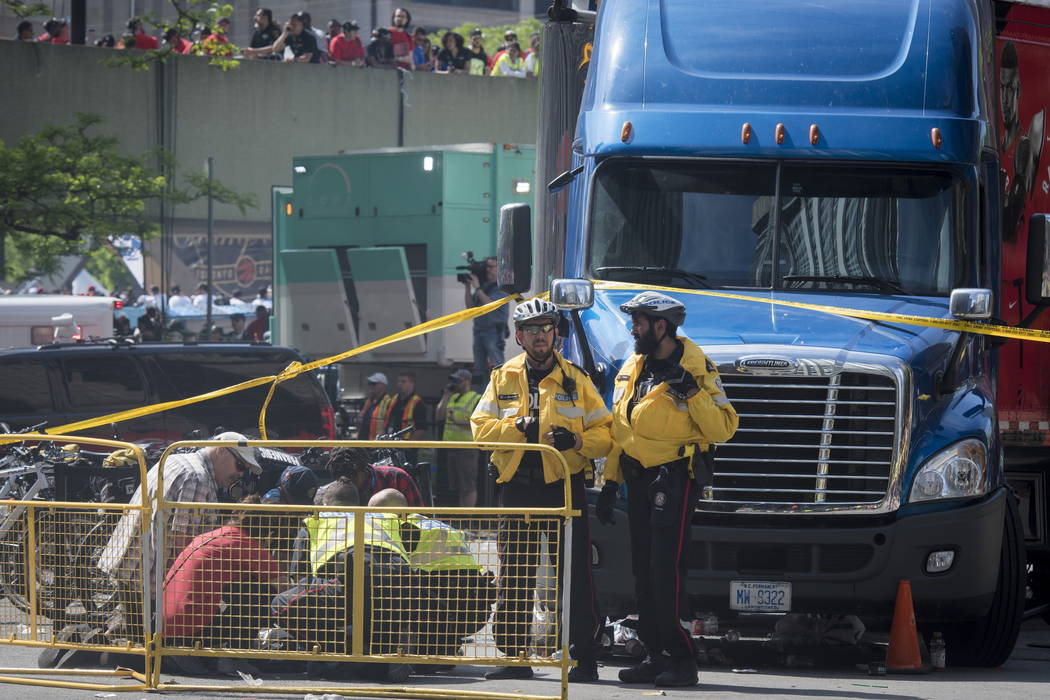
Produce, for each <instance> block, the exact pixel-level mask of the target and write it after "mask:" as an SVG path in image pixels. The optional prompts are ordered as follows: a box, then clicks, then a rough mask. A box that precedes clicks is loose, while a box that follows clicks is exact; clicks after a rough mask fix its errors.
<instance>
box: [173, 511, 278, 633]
mask: <svg viewBox="0 0 1050 700" xmlns="http://www.w3.org/2000/svg"><path fill="white" fill-rule="evenodd" d="M280 575H281V568H280V566H278V564H277V562H275V561H274V560H273V557H271V556H270V553H269V552H267V551H266V550H265V549H263V547H262V545H261V544H259V543H258V542H257V541H256V540H254V539H252V538H251V537H249V536H248V535H247V534H245V532H244V531H243V530H241V529H240V528H239V527H233V526H225V527H220V528H218V529H217V530H212V531H211V532H205V533H204V534H203V535H197V536H196V537H194V538H193V541H192V542H190V543H189V545H187V547H186V549H184V550H182V551H181V552H180V553H179V556H178V558H177V559H176V560H175V563H174V564H173V565H172V567H171V569H170V570H169V571H168V575H167V576H166V577H165V578H164V634H165V635H167V636H169V637H192V636H193V635H194V634H197V633H198V632H200V631H201V630H203V629H204V628H206V627H207V626H208V625H209V624H211V621H212V618H214V617H215V614H216V613H217V612H219V603H220V601H221V600H222V591H223V589H224V588H226V586H229V585H230V584H233V583H241V582H243V581H246V580H248V579H250V578H257V579H261V580H263V581H266V582H270V581H272V580H274V579H276V578H278V577H279V576H280Z"/></svg>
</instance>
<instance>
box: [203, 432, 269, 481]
mask: <svg viewBox="0 0 1050 700" xmlns="http://www.w3.org/2000/svg"><path fill="white" fill-rule="evenodd" d="M212 440H224V441H226V442H239V443H242V444H239V445H236V446H232V445H231V446H229V448H230V449H231V450H233V451H234V452H236V453H237V456H238V457H240V458H241V459H243V460H244V461H245V462H246V463H247V464H248V467H249V468H250V469H251V470H252V473H253V474H262V467H260V466H259V463H258V462H257V461H256V460H255V448H254V447H249V446H248V444H247V443H248V438H247V437H245V436H244V435H241V434H240V433H235V432H232V431H230V432H225V433H219V434H218V435H216V436H215V437H213V438H212Z"/></svg>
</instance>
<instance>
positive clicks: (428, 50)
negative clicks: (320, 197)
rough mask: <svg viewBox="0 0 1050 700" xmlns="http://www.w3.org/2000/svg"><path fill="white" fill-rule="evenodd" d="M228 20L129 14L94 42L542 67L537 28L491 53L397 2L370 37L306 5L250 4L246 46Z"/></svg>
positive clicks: (361, 64)
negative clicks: (185, 32) (418, 18)
mask: <svg viewBox="0 0 1050 700" xmlns="http://www.w3.org/2000/svg"><path fill="white" fill-rule="evenodd" d="M43 29H44V31H43V33H41V34H39V35H38V34H37V30H36V28H35V27H34V26H33V23H32V22H30V21H28V20H25V21H23V22H21V23H20V24H19V25H18V30H17V34H16V36H15V39H16V40H19V41H37V42H44V43H51V44H68V43H69V41H70V32H69V25H68V24H67V23H66V22H65V21H64V20H62V19H57V18H52V19H50V20H48V21H47V22H45V23H44V27H43ZM229 35H230V20H229V19H227V18H225V17H224V18H222V19H220V20H218V21H217V22H216V23H215V26H214V27H198V28H197V29H195V30H194V32H193V33H192V35H191V36H189V37H184V36H180V34H179V32H178V30H177V29H168V30H167V31H165V32H164V33H163V35H159V33H158V35H154V34H151V33H150V32H149V31H148V30H147V27H146V25H145V24H144V22H143V21H142V20H141V19H139V18H137V17H133V18H131V19H130V20H128V22H127V25H126V31H125V33H124V34H123V35H122V36H120V37H115V36H113V35H112V34H107V35H105V36H104V37H102V38H100V39H98V40H97V41H96V42H95V45H96V46H99V47H103V48H111V49H117V50H127V49H141V50H168V51H170V52H171V53H175V54H203V55H211V56H222V57H230V58H244V59H249V60H264V61H283V62H299V63H312V64H318V65H330V66H348V67H355V68H380V69H390V70H404V71H426V72H434V73H445V74H449V73H467V74H470V75H491V76H496V77H510V78H535V77H537V76H538V75H539V70H540V36H539V34H532V35H531V36H530V37H529V38H528V43H527V45H523V43H522V42H521V41H519V38H518V36H517V34H516V33H515V32H514V31H513V30H507V31H506V32H504V35H503V42H502V43H501V44H500V45H499V48H498V50H497V51H496V52H495V53H493V54H492V55H491V56H490V55H489V54H488V52H486V50H485V46H484V44H483V41H484V32H483V30H482V29H481V28H475V29H473V30H472V31H471V32H470V36H469V37H465V36H463V35H462V34H459V33H457V32H454V31H440V32H437V33H436V36H438V37H439V41H438V42H436V43H437V45H435V42H433V41H432V39H431V36H432V33H431V30H428V29H427V28H425V27H421V26H415V27H413V26H412V15H411V13H410V12H409V11H408V10H407V9H405V8H403V7H399V8H397V9H395V10H394V12H393V14H392V15H391V18H390V26H389V27H378V28H376V29H373V30H372V33H371V38H370V39H367V40H364V39H362V37H361V29H360V26H359V25H358V24H357V22H356V21H354V20H352V19H351V20H347V21H342V20H339V19H335V18H333V19H331V20H329V21H328V23H327V25H325V28H324V29H322V28H320V27H317V26H314V23H313V18H312V17H311V16H310V13H309V12H305V11H303V12H296V13H295V14H293V15H292V16H291V17H289V18H288V19H287V20H285V21H283V22H282V21H279V20H276V19H275V18H274V16H273V12H272V11H271V10H269V9H267V8H265V7H262V8H259V9H258V10H257V11H256V12H255V17H254V31H253V33H252V37H251V40H250V42H249V45H248V46H245V47H237V46H234V45H233V44H232V43H231V42H230V40H229Z"/></svg>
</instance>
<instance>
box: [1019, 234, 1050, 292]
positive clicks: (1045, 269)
mask: <svg viewBox="0 0 1050 700" xmlns="http://www.w3.org/2000/svg"><path fill="white" fill-rule="evenodd" d="M1024 291H1025V298H1026V299H1028V303H1029V304H1035V305H1036V306H1046V305H1048V304H1050V214H1036V215H1034V216H1033V217H1032V219H1031V221H1030V222H1029V224H1028V265H1027V270H1026V271H1025V290H1024Z"/></svg>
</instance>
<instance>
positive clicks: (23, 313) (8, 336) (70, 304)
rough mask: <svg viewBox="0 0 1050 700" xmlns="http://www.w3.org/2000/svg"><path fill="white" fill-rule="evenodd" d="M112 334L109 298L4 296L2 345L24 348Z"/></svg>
mask: <svg viewBox="0 0 1050 700" xmlns="http://www.w3.org/2000/svg"><path fill="white" fill-rule="evenodd" d="M112 335H113V299H111V298H109V297H75V296H70V295H66V294H14V295H10V296H0V347H3V348H20V347H27V346H32V345H46V344H47V343H52V342H55V341H56V340H79V339H81V338H84V339H86V338H89V337H96V338H109V337H111V336H112Z"/></svg>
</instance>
